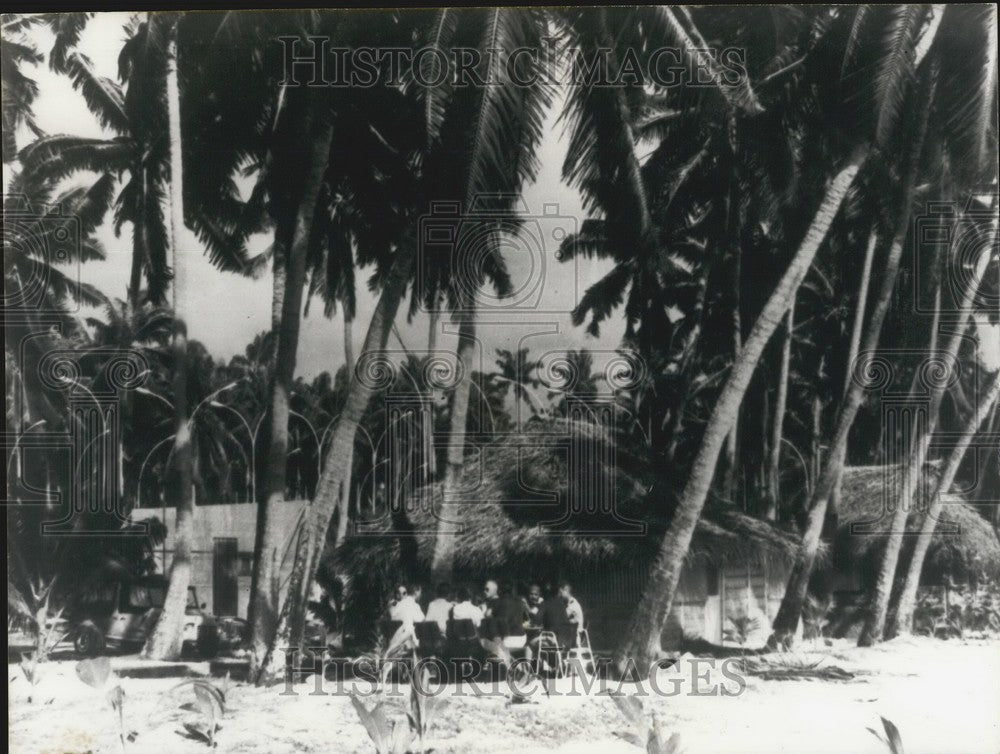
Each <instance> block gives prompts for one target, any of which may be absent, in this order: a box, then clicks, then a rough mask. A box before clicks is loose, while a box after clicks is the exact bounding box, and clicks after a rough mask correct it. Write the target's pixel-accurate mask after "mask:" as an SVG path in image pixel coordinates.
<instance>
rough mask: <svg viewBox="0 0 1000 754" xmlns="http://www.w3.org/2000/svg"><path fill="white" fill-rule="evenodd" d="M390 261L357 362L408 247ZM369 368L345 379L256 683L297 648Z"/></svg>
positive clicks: (381, 324) (383, 326)
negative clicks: (266, 656)
mask: <svg viewBox="0 0 1000 754" xmlns="http://www.w3.org/2000/svg"><path fill="white" fill-rule="evenodd" d="M396 255H397V256H396V258H395V260H394V261H393V264H392V270H391V272H390V273H389V276H388V278H387V279H386V281H385V283H384V285H383V288H382V294H381V296H379V300H378V303H377V305H376V307H375V313H374V314H373V315H372V319H371V322H370V323H369V325H368V333H367V335H366V336H365V342H364V346H363V348H362V352H361V353H362V358H364V357H365V355H366V354H377V353H379V352H382V351H384V350H385V347H386V344H387V343H388V340H389V334H390V332H391V331H392V323H393V320H394V319H395V318H396V312H397V311H398V309H399V303H400V301H401V300H402V298H403V294H404V293H405V292H406V284H407V281H408V280H409V276H410V271H411V268H412V265H413V250H412V249H410V248H409V247H408V246H402V247H400V248H399V249H398V250H397V251H396ZM371 366H372V368H371V369H364V370H360V371H362V372H363V373H364V374H363V375H362V376H363V379H359V375H358V371H357V370H356V371H355V373H354V374H352V375H351V381H350V386H349V388H348V390H347V397H346V399H345V401H344V409H343V411H342V412H341V414H340V419H339V420H338V422H337V426H336V428H335V429H334V431H333V437H332V439H331V442H330V449H329V450H328V451H327V454H326V460H325V465H324V467H323V473H322V475H321V476H320V480H319V484H318V485H317V487H316V496H315V497H314V498H313V500H312V502H311V503H310V504H309V506H308V508H307V509H306V511H305V515H304V521H303V526H302V530H301V532H300V536H299V538H298V541H297V543H296V547H295V559H294V562H293V564H292V573H291V576H290V578H289V584H288V593H287V595H286V597H285V602H284V605H283V607H282V610H281V619H280V621H279V624H278V630H277V634H276V638H275V640H274V642H273V644H272V645H271V647H270V648H269V650H270V653H269V659H268V661H267V662H266V664H264V665H263V666H262V670H261V671H260V672H258V673H257V677H256V679H255V680H257V681H260V680H262V679H264V678H266V677H269V676H277V675H279V674H280V673H282V672H283V670H284V662H285V650H287V649H288V648H289V647H298V646H300V645H301V644H302V629H303V623H302V621H303V617H304V615H305V603H306V595H307V590H308V588H309V584H310V581H311V579H312V576H313V574H314V573H315V572H316V567H317V565H318V563H319V559H320V557H322V555H323V547H324V546H325V544H326V538H327V532H328V530H329V527H330V522H331V520H332V518H333V514H334V511H335V510H336V507H337V501H338V499H339V492H340V488H341V484H342V483H343V481H344V478H345V477H346V473H347V467H348V463H347V461H348V459H349V458H351V456H352V452H353V448H354V438H355V435H356V434H357V430H358V425H359V423H360V422H361V419H362V418H363V417H364V413H365V410H366V409H367V407H368V402H369V400H370V399H371V397H372V395H373V394H374V392H375V389H376V387H377V382H375V380H377V378H378V372H379V364H378V361H377V360H375V361H373V363H372V365H371ZM276 650H280V651H276Z"/></svg>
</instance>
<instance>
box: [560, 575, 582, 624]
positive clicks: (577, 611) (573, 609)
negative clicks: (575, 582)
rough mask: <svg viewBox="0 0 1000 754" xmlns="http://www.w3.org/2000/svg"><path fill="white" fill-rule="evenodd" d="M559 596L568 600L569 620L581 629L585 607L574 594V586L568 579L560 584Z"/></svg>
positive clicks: (567, 614) (567, 613) (567, 611)
mask: <svg viewBox="0 0 1000 754" xmlns="http://www.w3.org/2000/svg"><path fill="white" fill-rule="evenodd" d="M559 596H560V597H562V598H563V599H564V600H566V616H567V617H568V618H569V622H570V623H572V624H573V625H574V626H575V627H576V630H577V631H579V630H580V629H581V628H583V608H582V607H581V606H580V603H579V602H578V601H577V599H576V597H574V596H573V587H572V586H570V583H569V582H568V581H563V582H562V583H561V584H560V585H559Z"/></svg>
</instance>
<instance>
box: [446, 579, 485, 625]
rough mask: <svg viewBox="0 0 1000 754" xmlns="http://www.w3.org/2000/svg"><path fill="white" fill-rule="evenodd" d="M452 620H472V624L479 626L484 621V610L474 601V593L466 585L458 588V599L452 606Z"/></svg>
mask: <svg viewBox="0 0 1000 754" xmlns="http://www.w3.org/2000/svg"><path fill="white" fill-rule="evenodd" d="M451 618H452V620H471V621H472V625H474V626H475V627H476V628H479V624H480V623H482V622H483V611H482V609H481V608H479V607H478V606H477V605H474V604H473V603H472V595H471V594H470V593H469V590H468V589H467V588H466V587H464V586H463V587H462V588H461V589H459V590H458V600H457V601H456V603H455V605H454V606H453V607H452V608H451Z"/></svg>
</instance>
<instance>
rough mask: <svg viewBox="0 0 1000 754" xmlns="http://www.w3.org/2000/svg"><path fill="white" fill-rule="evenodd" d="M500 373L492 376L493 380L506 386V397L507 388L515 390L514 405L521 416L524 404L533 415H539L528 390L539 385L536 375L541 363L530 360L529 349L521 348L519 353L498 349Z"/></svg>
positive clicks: (497, 363) (497, 362) (497, 361)
mask: <svg viewBox="0 0 1000 754" xmlns="http://www.w3.org/2000/svg"><path fill="white" fill-rule="evenodd" d="M496 365H497V368H498V369H499V370H500V371H499V372H498V373H494V374H493V375H492V377H493V379H495V380H497V381H499V382H500V383H501V384H502V385H503V386H504V395H506V393H507V388H513V392H514V405H515V408H516V409H517V413H518V415H520V406H521V403H522V402H524V403H526V404H527V405H528V410H529V411H530V412H531V414H532V415H535V414H536V413H538V409H537V407H536V406H535V404H533V403H532V402H531V393H530V392H529V391H528V388H537V387H538V385H539V381H538V378H537V376H536V373H537V372H538V368H539V366H541V362H539V361H537V360H535V359H529V358H528V349H527V348H519V349H517V353H513V352H511V351H508V350H507V349H506V348H498V349H497V360H496Z"/></svg>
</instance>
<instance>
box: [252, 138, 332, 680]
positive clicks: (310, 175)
mask: <svg viewBox="0 0 1000 754" xmlns="http://www.w3.org/2000/svg"><path fill="white" fill-rule="evenodd" d="M306 131H307V132H308V133H310V134H311V137H312V140H313V141H312V148H311V150H310V154H309V163H308V164H309V169H308V172H307V174H306V176H305V185H304V186H303V187H302V196H301V198H300V200H299V208H298V211H297V213H296V217H295V226H294V231H293V235H292V242H291V245H290V248H289V249H288V255H287V258H286V264H285V273H286V274H285V290H284V296H283V300H282V307H281V325H280V329H279V330H278V342H277V344H276V345H277V351H276V353H275V361H274V376H273V378H272V380H271V395H270V404H271V405H270V407H269V410H268V414H267V416H268V423H269V426H268V440H269V442H268V448H267V466H266V468H265V477H264V496H265V497H264V498H263V499H262V502H263V504H264V506H265V507H264V516H265V520H264V525H263V527H262V530H263V536H262V542H261V552H260V562H259V564H258V576H257V591H256V593H254V595H253V599H254V602H255V603H256V604H255V607H254V623H253V652H252V653H251V673H252V674H253V675H255V676H256V675H257V674H258V673H257V671H258V669H259V667H260V665H262V664H263V662H264V659H265V657H266V656H267V651H268V647H269V646H270V643H271V641H272V638H273V636H274V631H275V628H276V626H277V614H278V604H277V594H276V592H277V589H276V586H275V584H276V581H277V576H278V574H277V570H278V563H279V562H280V559H281V554H280V553H279V552H278V550H279V548H280V547H281V532H280V531H278V529H277V527H276V524H275V520H274V518H275V517H274V516H273V515H268V512H272V513H273V511H274V509H275V506H278V505H281V503H282V502H284V499H285V471H286V466H287V464H288V419H289V404H288V401H289V397H290V395H291V391H292V384H293V381H294V379H295V362H296V355H297V353H298V347H299V327H300V325H301V321H302V296H303V288H304V285H305V278H306V256H307V253H308V250H309V236H310V232H311V230H312V225H313V216H314V215H315V214H316V199H317V197H318V196H319V191H320V188H321V186H322V184H323V175H324V174H325V173H326V168H327V164H328V163H329V161H330V143H331V138H332V135H333V132H332V127H331V126H330V125H329V124H317V127H316V128H315V130H313V128H312V124H311V123H307V124H306ZM280 231H281V227H280V225H279V232H280ZM317 452H318V450H317ZM258 515H260V514H258Z"/></svg>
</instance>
